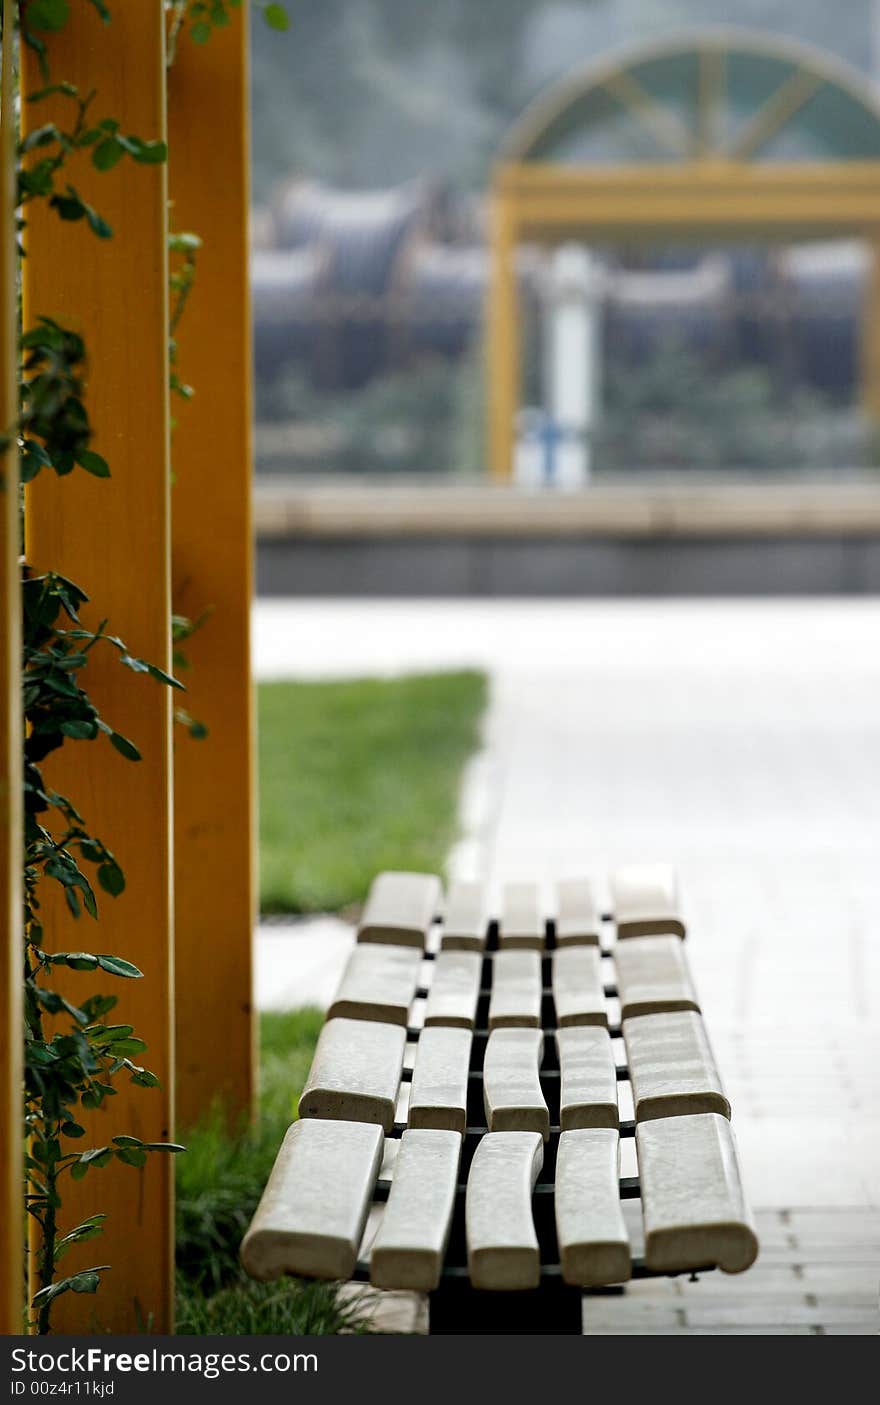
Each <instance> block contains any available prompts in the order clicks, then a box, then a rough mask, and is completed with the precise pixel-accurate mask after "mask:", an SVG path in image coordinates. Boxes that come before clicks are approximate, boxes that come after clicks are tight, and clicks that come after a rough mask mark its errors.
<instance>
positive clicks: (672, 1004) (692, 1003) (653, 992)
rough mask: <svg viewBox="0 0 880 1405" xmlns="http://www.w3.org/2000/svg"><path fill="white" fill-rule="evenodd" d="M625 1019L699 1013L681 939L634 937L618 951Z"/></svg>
mask: <svg viewBox="0 0 880 1405" xmlns="http://www.w3.org/2000/svg"><path fill="white" fill-rule="evenodd" d="M615 964H616V966H617V986H618V992H619V995H620V1014H621V1019H624V1020H625V1019H628V1018H629V1017H630V1016H632V1015H650V1014H661V1013H663V1012H664V1011H665V1012H671V1011H674V1010H699V1008H700V1006H699V1004H698V1002H697V996H696V992H695V990H694V987H693V982H692V981H691V975H690V971H689V970H688V964H687V957H686V956H685V953H684V943H683V942H682V941H681V939H680V938H679V937H674V936H673V937H633V938H631V939H630V940H629V941H624V942H621V943H620V945H619V946H618V947H617V948H616V950H615Z"/></svg>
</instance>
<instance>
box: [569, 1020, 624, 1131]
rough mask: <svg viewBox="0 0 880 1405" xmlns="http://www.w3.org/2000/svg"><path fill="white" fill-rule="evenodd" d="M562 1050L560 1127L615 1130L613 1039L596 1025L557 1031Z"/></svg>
mask: <svg viewBox="0 0 880 1405" xmlns="http://www.w3.org/2000/svg"><path fill="white" fill-rule="evenodd" d="M556 1047H557V1049H558V1050H559V1068H560V1075H561V1077H560V1091H559V1103H560V1112H559V1125H560V1127H561V1128H562V1130H563V1132H567V1131H573V1130H574V1129H575V1128H582V1127H613V1128H616V1127H617V1126H618V1122H619V1113H618V1107H617V1072H616V1068H615V1063H614V1051H613V1049H612V1047H611V1036H610V1035H609V1033H608V1031H607V1029H600V1028H599V1027H598V1026H597V1025H572V1026H571V1027H570V1028H568V1029H558V1030H557V1031H556Z"/></svg>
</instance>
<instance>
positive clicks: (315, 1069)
mask: <svg viewBox="0 0 880 1405" xmlns="http://www.w3.org/2000/svg"><path fill="white" fill-rule="evenodd" d="M405 1045H406V1030H405V1029H403V1028H402V1027H401V1026H400V1025H394V1024H380V1023H378V1021H372V1020H347V1019H333V1020H328V1021H327V1023H326V1024H325V1025H324V1028H323V1029H322V1030H321V1034H320V1037H319V1039H318V1044H317V1047H316V1049H315V1057H314V1059H313V1060H312V1067H311V1070H310V1072H309V1076H308V1078H307V1080H306V1085H305V1088H304V1089H303V1093H302V1097H301V1098H300V1100H299V1115H300V1117H330V1118H341V1119H342V1120H343V1121H347V1122H377V1123H378V1124H379V1125H380V1126H381V1127H383V1128H384V1129H385V1131H386V1132H390V1131H391V1129H392V1126H393V1124H394V1107H395V1103H396V1101H397V1089H398V1085H399V1083H400V1071H401V1068H402V1067H403V1051H404V1047H405Z"/></svg>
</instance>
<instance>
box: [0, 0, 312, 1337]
mask: <svg viewBox="0 0 880 1405" xmlns="http://www.w3.org/2000/svg"><path fill="white" fill-rule="evenodd" d="M164 2H165V10H166V12H167V16H168V26H169V27H168V36H169V57H170V58H173V55H174V52H175V46H176V45H177V43H178V42H179V41H180V40H181V38H183V37H185V36H186V35H188V36H189V38H190V40H191V41H192V42H194V43H196V44H200V43H204V42H205V41H206V40H207V39H209V38H210V37H211V34H212V32H213V31H214V30H215V29H218V28H221V27H222V26H223V25H224V24H227V23H228V22H229V19H230V11H231V10H232V9H234V8H238V7H239V5H240V0H213V3H198V0H164ZM77 4H79V5H90V6H91V7H92V8H93V9H94V10H96V11H97V12H98V14H99V16H100V18H101V20H102V21H103V23H105V24H107V23H110V22H111V20H112V8H113V6H112V4H109V3H105V0H19V5H18V17H19V35H20V38H21V40H22V42H23V43H24V44H26V45H27V46H28V47H29V48H30V49H32V50H33V51H34V52H35V54H36V56H37V60H38V62H39V66H40V69H41V72H42V75H43V78H44V86H43V87H42V88H41V89H40V90H39V91H38V92H35V93H32V94H30V95H28V98H27V101H28V104H30V105H39V104H41V103H44V102H45V101H46V100H47V99H50V98H52V99H54V100H55V101H54V104H53V112H55V113H57V111H58V110H59V103H60V105H61V110H62V111H64V112H66V113H67V117H66V119H65V120H60V119H58V118H57V116H56V117H55V119H54V120H50V121H46V122H45V123H43V124H39V123H36V124H35V123H29V124H28V126H29V130H28V133H27V135H26V136H25V137H24V139H23V140H22V142H21V144H20V149H19V161H18V197H19V206H20V216H19V225H20V228H21V229H22V230H23V229H24V228H25V226H26V221H27V216H28V206H29V205H30V204H32V202H34V201H36V200H42V201H45V202H46V204H47V206H48V208H49V209H50V210H51V211H52V212H53V213H54V215H55V216H57V218H58V219H59V220H60V221H61V222H62V223H69V222H74V221H84V222H85V223H86V224H87V226H88V227H89V229H90V230H91V232H92V233H93V234H94V235H95V236H96V237H97V238H99V239H110V238H112V236H113V230H112V228H111V227H110V225H109V224H108V222H107V221H106V220H105V219H104V218H103V216H102V215H101V214H100V212H99V211H98V210H97V209H96V208H95V207H94V206H93V205H92V204H90V203H89V202H88V201H86V200H85V199H83V197H82V196H81V194H80V192H79V189H78V187H77V184H76V183H75V182H76V175H75V168H76V163H77V161H81V160H83V159H87V160H89V161H90V163H91V165H92V166H93V167H94V168H95V169H96V170H98V171H100V172H111V171H112V170H113V169H114V168H115V167H116V166H117V165H118V164H119V162H121V161H123V160H125V159H130V160H133V161H135V162H138V163H141V164H147V165H149V164H154V163H159V162H163V161H165V160H166V158H167V151H166V148H165V144H164V143H163V142H162V141H159V140H156V139H153V138H143V137H141V136H139V135H136V134H133V133H129V132H125V131H124V130H123V128H122V126H121V124H120V122H119V121H118V120H117V119H115V118H114V117H112V116H107V115H98V113H99V110H100V109H99V102H100V95H99V94H97V93H95V92H94V91H87V92H82V91H81V90H80V89H79V88H78V87H77V86H75V85H73V84H71V83H68V82H66V81H55V80H54V77H53V75H52V73H51V39H52V35H53V34H57V33H59V32H60V31H61V30H63V28H64V27H65V25H66V24H67V22H68V19H69V18H70V16H71V13H72V11H73V9H74V7H75V6H76V5H77ZM260 8H261V9H262V12H263V15H264V18H265V20H266V22H267V23H268V24H269V25H271V26H272V27H274V28H276V29H284V28H286V27H287V15H286V12H285V10H284V7H283V6H281V5H278V4H263V3H261V4H260ZM2 38H3V42H4V43H6V42H12V36H11V35H6V34H4V35H3V36H2ZM170 244H171V253H172V256H176V262H175V266H174V269H173V272H172V283H171V290H170V296H171V299H172V301H171V308H170V323H171V344H170V347H169V379H170V385H171V388H172V390H173V391H174V392H175V393H176V394H177V395H179V396H182V397H183V398H184V399H185V398H188V396H189V395H190V394H191V393H192V392H191V389H190V387H189V386H187V385H186V383H185V382H184V381H183V380H182V379H181V377H180V375H179V372H178V368H177V351H176V342H175V337H174V333H175V331H176V327H177V323H178V321H179V319H180V317H181V315H182V314H183V311H184V308H185V306H186V302H187V299H188V297H189V294H190V291H191V289H192V283H193V278H194V275H195V259H196V253H197V250H198V247H199V245H200V241H199V239H198V238H197V236H194V235H190V234H178V235H174V236H172V237H171V240H170ZM87 362H88V349H87V347H86V345H85V343H84V341H83V339H82V337H81V336H80V335H79V334H78V333H77V332H75V331H73V330H72V329H71V328H69V327H65V326H64V325H62V324H61V322H60V321H59V320H58V319H56V318H54V317H52V316H51V315H49V310H44V311H43V312H42V313H41V315H39V316H38V317H37V318H36V320H35V321H34V324H33V325H32V326H30V327H28V328H26V329H24V330H23V332H22V335H21V358H20V413H19V423H18V426H17V433H18V446H19V452H20V462H21V476H22V479H23V481H24V482H25V483H29V482H32V481H33V480H34V479H35V478H36V477H37V476H38V475H39V474H40V473H43V472H48V471H50V470H51V471H52V472H54V473H55V474H56V475H57V476H59V477H64V476H66V475H68V474H70V473H73V472H74V471H76V470H78V471H82V472H85V473H88V474H90V475H92V476H94V477H96V478H100V479H108V478H110V477H111V474H112V464H111V463H108V462H107V460H106V459H105V458H104V457H103V456H102V455H100V454H99V453H97V452H96V451H95V449H94V448H93V447H92V438H93V427H92V425H91V422H90V420H89V415H88V408H87V395H86V366H87ZM89 375H90V377H92V378H93V377H94V376H96V375H98V376H99V375H100V367H97V368H95V367H89ZM22 598H23V607H24V620H23V660H22V685H23V711H24V719H25V755H24V809H25V834H24V899H25V906H24V925H25V942H24V953H23V958H24V959H23V971H24V987H25V989H24V1010H25V1030H24V1035H25V1087H24V1123H25V1136H26V1158H25V1182H26V1183H25V1207H26V1210H27V1212H28V1214H29V1215H30V1216H31V1217H32V1219H33V1220H35V1221H36V1224H37V1226H38V1234H37V1237H36V1245H35V1254H36V1263H35V1278H36V1291H35V1293H34V1296H33V1299H32V1301H31V1303H30V1312H29V1314H28V1327H29V1329H30V1330H32V1331H35V1332H38V1333H45V1332H48V1331H50V1330H51V1326H52V1310H53V1305H54V1303H55V1302H56V1301H57V1300H58V1298H60V1297H61V1296H62V1295H64V1294H65V1293H69V1292H73V1293H94V1292H96V1291H97V1289H98V1287H99V1285H100V1282H101V1278H102V1274H103V1273H104V1272H106V1271H107V1269H108V1268H109V1267H110V1266H109V1265H107V1264H96V1265H94V1266H92V1267H89V1268H85V1269H80V1270H78V1271H77V1272H74V1273H71V1274H69V1275H66V1276H65V1275H64V1273H63V1269H62V1268H61V1267H60V1266H61V1265H62V1263H63V1260H64V1257H65V1255H66V1253H67V1252H68V1250H70V1249H71V1247H72V1246H74V1245H76V1244H81V1243H83V1242H86V1241H88V1240H91V1239H93V1238H96V1237H97V1236H98V1235H99V1234H100V1233H101V1229H102V1224H103V1220H104V1216H103V1215H102V1214H100V1213H98V1214H94V1215H91V1216H89V1217H88V1218H87V1219H85V1220H83V1221H81V1222H80V1223H78V1224H75V1225H73V1226H68V1225H66V1224H65V1223H63V1208H64V1189H65V1186H66V1185H67V1184H69V1182H70V1181H77V1180H81V1179H82V1178H83V1177H84V1176H86V1175H89V1174H90V1173H93V1172H95V1171H97V1170H100V1169H101V1168H102V1167H105V1166H107V1165H109V1164H110V1163H111V1162H121V1163H123V1164H125V1165H128V1166H131V1167H133V1168H137V1169H140V1168H142V1167H143V1166H144V1165H145V1163H146V1161H147V1158H148V1156H149V1155H150V1154H152V1153H167V1152H178V1151H181V1150H182V1149H183V1148H182V1147H180V1146H178V1145H177V1144H175V1143H168V1142H155V1143H150V1142H144V1141H142V1140H140V1139H139V1138H137V1137H135V1136H130V1135H117V1136H113V1137H110V1138H108V1139H107V1141H106V1143H105V1144H101V1145H97V1146H84V1142H83V1139H84V1138H85V1136H86V1131H85V1128H84V1126H83V1125H82V1122H81V1121H80V1120H79V1118H80V1116H81V1113H82V1111H83V1110H85V1111H92V1110H95V1109H97V1108H100V1107H101V1106H102V1105H103V1104H104V1103H105V1101H106V1100H107V1099H108V1098H112V1097H113V1096H115V1095H116V1093H117V1091H118V1089H117V1085H118V1083H119V1080H120V1079H127V1080H128V1081H129V1082H130V1083H131V1084H134V1085H136V1086H138V1087H142V1088H144V1089H147V1090H148V1089H150V1088H155V1087H156V1086H157V1085H158V1079H157V1078H156V1075H155V1074H154V1073H152V1072H151V1071H150V1070H149V1069H148V1068H147V1067H146V1066H145V1065H144V1064H143V1063H142V1062H141V1061H140V1060H141V1056H142V1055H143V1054H144V1053H145V1052H146V1045H145V1043H144V1041H143V1040H142V1039H141V1038H140V1037H139V1036H138V1035H137V1033H136V1032H135V1030H134V1028H133V1027H132V1026H131V1025H129V1024H114V1023H112V1022H111V1021H110V1020H109V1019H108V1017H109V1016H110V1015H111V1014H112V1011H113V1009H114V1007H115V1005H116V1003H117V997H116V996H115V995H114V994H112V993H108V992H107V990H106V979H105V978H110V979H112V980H114V981H117V980H123V981H124V980H137V979H139V978H141V972H140V971H139V970H138V969H137V967H136V966H134V965H133V964H132V963H131V962H130V961H128V960H127V959H126V958H125V957H124V956H120V955H116V954H110V953H106V952H100V951H95V950H85V949H84V950H76V951H58V950H55V949H54V948H55V947H56V946H57V941H55V940H53V939H52V934H51V933H49V932H47V930H46V921H47V919H46V918H45V916H44V913H45V912H46V911H51V908H48V909H47V908H45V906H44V897H45V891H46V890H47V888H48V887H53V886H54V887H56V888H59V889H60V890H61V892H62V893H63V896H64V901H65V903H66V907H67V910H68V911H69V912H70V914H71V915H72V916H73V917H74V918H77V919H79V918H81V917H83V916H85V917H86V918H87V919H90V920H96V919H97V918H98V916H99V907H98V893H100V895H101V897H102V898H104V897H109V898H117V897H119V895H120V894H121V893H123V892H124V890H125V875H124V873H123V870H122V868H121V866H120V864H119V862H118V860H117V858H116V857H115V855H114V853H113V851H112V849H111V847H110V844H109V842H108V841H107V840H106V839H105V837H104V836H99V835H96V834H94V833H93V832H92V831H91V829H90V827H89V824H88V819H87V817H85V816H84V815H83V814H81V813H80V811H79V809H78V808H77V802H76V800H75V798H71V797H68V796H66V795H62V794H59V793H58V792H57V791H56V790H55V789H54V788H53V787H52V786H51V784H50V783H49V782H48V780H47V777H46V775H45V774H44V762H45V761H46V760H47V758H48V757H50V756H52V755H53V754H56V753H58V752H59V751H60V750H61V749H62V748H64V747H68V746H71V745H75V746H80V745H83V744H85V743H96V744H99V745H100V744H102V743H103V744H106V745H109V746H110V747H111V748H113V749H114V750H115V751H116V752H117V753H118V755H119V756H120V758H122V759H123V760H124V761H125V762H127V763H129V764H137V763H140V761H141V756H140V752H139V750H138V747H137V744H136V741H135V740H133V739H132V738H129V737H127V736H124V735H123V734H121V733H120V732H118V731H117V730H116V729H115V728H114V727H113V725H112V721H110V720H108V719H107V718H105V717H104V716H103V715H102V714H101V712H100V710H99V708H98V707H97V705H96V704H95V702H94V700H93V699H92V698H91V697H90V696H89V694H88V692H87V690H86V687H85V686H84V678H83V675H84V674H86V673H87V669H88V664H89V661H90V659H91V657H92V655H93V651H94V650H95V649H102V650H107V649H109V650H112V651H113V652H115V654H116V655H117V656H118V659H119V663H120V666H121V667H124V668H126V669H128V670H129V671H130V672H132V673H134V674H139V675H144V676H145V677H146V678H148V679H152V680H153V681H154V682H155V683H158V684H159V685H160V686H167V687H171V688H173V689H175V690H178V689H180V687H181V684H180V683H179V682H178V681H177V680H176V679H175V678H174V677H172V676H171V675H170V674H168V673H166V672H165V671H164V670H163V669H162V668H160V667H158V666H157V665H155V664H153V663H150V662H148V661H147V660H144V659H141V658H138V657H136V656H135V655H134V654H132V653H131V652H130V651H129V650H128V648H127V647H126V644H125V642H124V641H123V640H122V639H120V638H118V637H117V636H116V635H114V634H112V633H110V632H109V630H108V621H107V620H103V621H102V622H101V623H100V624H99V625H98V626H97V627H96V628H89V627H86V626H84V625H83V623H82V620H81V616H80V611H81V607H82V606H83V605H85V604H86V603H87V602H88V595H87V593H86V591H85V589H84V588H83V587H82V586H81V585H79V584H77V583H74V582H73V581H70V580H68V579H66V578H65V577H63V576H62V575H60V574H58V573H57V572H53V571H51V570H50V571H46V572H44V573H43V574H40V575H37V574H34V573H33V572H32V571H31V570H30V569H29V568H28V567H27V565H25V567H24V574H23V580H22ZM201 622H202V621H201V620H198V621H195V622H192V621H189V620H186V619H183V618H180V617H175V618H174V620H173V621H170V622H169V628H170V629H171V630H172V635H173V640H174V658H175V667H176V666H177V664H179V663H185V659H184V658H183V657H182V655H181V653H180V649H181V645H182V643H183V642H184V641H185V639H186V638H187V637H188V636H189V635H190V634H191V633H192V632H193V630H194V629H195V628H197V627H198V626H199V625H200V624H201ZM178 717H179V720H181V721H183V722H184V723H185V725H186V726H188V728H189V730H190V732H191V733H192V735H194V736H199V735H203V734H204V729H203V728H202V727H201V726H200V724H199V723H197V722H193V720H192V719H191V718H190V717H189V716H188V714H186V713H185V712H182V710H181V709H178ZM147 764H148V763H147ZM89 945H90V946H93V945H97V943H95V944H92V943H90V944H89ZM59 969H62V970H64V971H66V972H76V973H79V974H80V975H81V976H84V977H85V976H89V975H91V977H92V978H93V979H94V980H97V979H98V978H100V980H101V988H100V989H95V988H94V987H92V989H91V990H90V993H88V994H85V995H83V996H79V995H76V996H75V997H74V995H73V993H72V990H71V986H70V983H69V980H66V981H65V983H64V986H63V988H58V987H57V985H56V983H55V981H54V977H55V976H56V973H57V972H58V971H59Z"/></svg>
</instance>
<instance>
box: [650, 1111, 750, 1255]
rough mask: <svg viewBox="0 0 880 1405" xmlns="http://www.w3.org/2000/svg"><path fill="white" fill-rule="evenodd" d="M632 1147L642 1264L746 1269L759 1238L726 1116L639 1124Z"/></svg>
mask: <svg viewBox="0 0 880 1405" xmlns="http://www.w3.org/2000/svg"><path fill="white" fill-rule="evenodd" d="M636 1150H637V1154H638V1160H639V1176H640V1179H641V1185H642V1214H643V1219H644V1225H645V1262H646V1264H647V1265H648V1267H649V1268H652V1269H656V1270H657V1271H661V1272H662V1271H664V1270H667V1271H668V1270H669V1269H697V1268H706V1267H710V1266H712V1265H714V1264H718V1265H719V1267H721V1268H723V1269H726V1270H727V1272H728V1273H741V1272H742V1271H743V1269H746V1268H748V1267H749V1266H750V1265H751V1264H752V1263H753V1262H754V1260H755V1258H756V1256H757V1253H758V1241H757V1238H756V1236H755V1231H754V1226H753V1224H752V1219H751V1215H750V1214H749V1210H748V1206H747V1205H746V1202H745V1197H744V1195H743V1188H742V1182H741V1179H740V1174H739V1165H738V1162H737V1156H736V1149H735V1147H734V1142H733V1133H732V1132H731V1129H730V1123H729V1122H728V1120H727V1118H726V1117H722V1116H720V1115H719V1114H718V1113H714V1112H709V1113H701V1114H698V1115H696V1116H692V1117H662V1118H658V1119H656V1120H655V1121H652V1122H645V1123H642V1124H641V1125H640V1126H639V1127H638V1128H637V1129H636Z"/></svg>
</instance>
